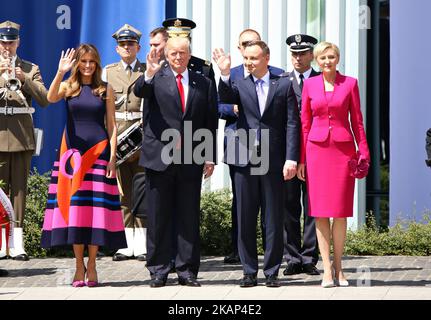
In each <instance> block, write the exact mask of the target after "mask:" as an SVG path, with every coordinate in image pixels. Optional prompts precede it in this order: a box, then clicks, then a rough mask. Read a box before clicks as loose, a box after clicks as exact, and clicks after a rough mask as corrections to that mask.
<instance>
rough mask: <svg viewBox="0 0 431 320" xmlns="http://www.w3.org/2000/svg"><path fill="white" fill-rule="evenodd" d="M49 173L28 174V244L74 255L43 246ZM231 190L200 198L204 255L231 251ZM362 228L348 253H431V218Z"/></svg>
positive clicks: (40, 253) (36, 252)
mask: <svg viewBox="0 0 431 320" xmlns="http://www.w3.org/2000/svg"><path fill="white" fill-rule="evenodd" d="M49 177H50V173H45V174H43V175H40V174H39V173H38V172H37V171H36V170H34V171H33V172H32V173H31V175H30V176H29V182H28V195H27V205H26V210H27V211H26V217H25V225H24V230H25V239H24V241H25V247H26V250H27V253H28V254H29V255H31V256H33V257H45V256H64V255H67V256H71V255H72V252H71V250H64V249H55V250H44V249H41V248H40V237H41V233H42V232H41V230H42V224H43V215H44V210H45V205H46V199H47V194H48V184H49ZM231 201H232V195H231V192H230V191H229V190H221V191H216V192H205V193H203V194H202V199H201V252H202V255H219V256H220V255H226V254H228V253H230V251H231V234H230V228H231V216H230V215H231V213H230V207H231ZM367 225H368V226H366V227H364V228H362V229H361V230H359V231H356V232H352V231H348V233H347V241H346V254H349V255H415V256H426V255H431V219H430V218H429V215H426V216H425V217H424V221H423V223H417V222H405V221H404V222H399V223H398V224H397V225H396V226H394V227H392V228H388V229H387V230H379V229H377V228H376V227H375V223H374V221H373V220H372V219H371V220H368V224H367ZM257 235H258V236H257V237H258V250H259V254H263V250H262V239H261V234H260V227H259V228H257ZM105 253H106V252H105Z"/></svg>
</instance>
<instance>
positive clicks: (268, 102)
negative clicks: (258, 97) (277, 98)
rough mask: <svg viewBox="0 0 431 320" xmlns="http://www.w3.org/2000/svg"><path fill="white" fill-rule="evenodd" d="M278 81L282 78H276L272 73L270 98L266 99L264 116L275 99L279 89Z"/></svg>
mask: <svg viewBox="0 0 431 320" xmlns="http://www.w3.org/2000/svg"><path fill="white" fill-rule="evenodd" d="M278 79H280V77H278V76H275V75H273V74H271V73H270V74H269V91H268V96H267V97H266V104H265V110H264V111H263V114H265V111H266V109H268V107H269V106H270V105H271V103H272V100H273V99H274V94H275V91H276V90H277V87H278V81H277V80H278ZM263 114H262V116H263Z"/></svg>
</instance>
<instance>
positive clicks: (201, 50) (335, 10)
mask: <svg viewBox="0 0 431 320" xmlns="http://www.w3.org/2000/svg"><path fill="white" fill-rule="evenodd" d="M313 1H314V2H316V3H317V1H319V0H178V2H177V16H178V17H182V18H189V19H192V20H193V21H195V22H196V24H197V27H196V29H194V30H193V34H192V38H193V41H192V47H193V49H192V50H193V55H195V56H198V57H200V58H204V59H207V60H210V59H211V51H212V49H214V48H217V47H222V48H224V49H225V51H226V52H230V53H231V55H232V64H233V65H238V64H240V63H241V61H242V59H241V56H240V54H239V52H238V50H237V45H238V36H239V33H240V32H241V31H242V30H244V29H245V28H252V29H255V30H257V31H258V32H259V33H260V34H261V36H262V39H263V40H264V41H266V42H267V43H268V46H269V47H270V49H271V61H270V64H271V65H274V66H277V67H281V68H283V69H285V70H289V71H290V70H291V64H290V52H289V48H288V47H287V45H286V42H285V40H286V38H287V36H288V35H291V34H295V33H306V32H307V31H308V32H310V30H317V29H320V27H321V30H324V31H323V33H324V35H322V37H324V39H319V40H327V41H331V42H334V43H336V44H337V45H339V47H340V50H341V61H340V65H339V69H340V71H341V72H342V73H345V74H347V75H349V76H353V77H357V78H358V79H359V85H360V92H361V99H362V109H363V110H362V111H363V114H364V118H366V114H365V104H364V102H365V97H366V92H365V88H366V82H365V79H366V33H365V30H361V28H360V27H359V23H360V21H359V9H360V0H320V1H323V3H324V8H325V9H324V10H323V11H324V12H320V15H321V16H320V19H321V21H324V24H323V26H322V25H319V21H316V20H314V21H312V22H311V21H308V23H307V5H310V3H312V2H313ZM214 71H215V72H216V79H217V81H218V79H219V72H218V70H217V67H215V68H214ZM223 127H224V121H223V120H220V123H219V128H221V130H220V131H222V128H223ZM222 138H223V132H219V159H221V157H222V152H223V148H222V147H223V140H222ZM228 186H230V181H229V174H228V167H227V166H226V165H224V164H220V165H218V166H217V167H216V171H215V173H214V175H213V177H212V178H211V181H210V182H207V183H206V184H205V189H206V190H215V189H220V188H223V187H228ZM358 212H361V213H363V212H365V182H364V181H361V182H359V183H357V187H356V194H355V216H354V219H349V227H350V228H352V229H355V228H357V226H358V225H361V224H362V223H363V222H364V215H363V214H360V215H359V214H358Z"/></svg>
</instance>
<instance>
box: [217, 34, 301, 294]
mask: <svg viewBox="0 0 431 320" xmlns="http://www.w3.org/2000/svg"><path fill="white" fill-rule="evenodd" d="M245 47H246V48H245V51H244V64H245V66H246V68H247V69H248V70H249V71H250V76H248V77H246V78H245V79H244V78H243V79H236V80H235V81H232V80H231V79H230V65H231V61H230V57H229V56H227V55H226V54H225V53H224V52H223V50H222V49H215V50H214V53H213V58H214V60H215V61H216V62H217V65H218V67H219V69H220V71H221V80H220V82H219V97H220V100H221V101H222V102H224V103H232V104H237V105H238V121H237V130H236V134H235V135H234V136H233V137H228V140H227V144H228V145H227V149H226V152H225V159H224V161H225V162H227V163H229V164H232V165H233V166H235V169H234V175H233V176H234V181H235V183H234V184H235V189H236V196H237V214H238V251H239V256H240V259H241V263H242V265H243V272H244V277H243V279H242V280H241V282H240V286H241V287H253V286H256V285H257V272H258V257H257V247H256V222H257V215H258V213H259V209H260V210H261V211H262V215H264V216H265V223H266V225H265V233H266V248H265V257H264V265H263V272H264V274H265V277H266V286H268V287H278V286H280V283H279V280H278V272H279V268H280V265H281V261H282V257H283V182H284V181H283V179H284V180H288V179H291V178H293V177H294V176H295V174H296V165H297V161H298V156H299V127H300V121H299V115H298V106H297V101H296V97H295V93H294V91H293V87H292V82H291V81H290V80H289V78H280V77H279V76H275V75H273V74H271V73H270V72H269V71H268V62H269V57H270V52H269V48H268V46H267V45H266V43H265V42H263V41H251V42H249V43H247V44H246V46H245Z"/></svg>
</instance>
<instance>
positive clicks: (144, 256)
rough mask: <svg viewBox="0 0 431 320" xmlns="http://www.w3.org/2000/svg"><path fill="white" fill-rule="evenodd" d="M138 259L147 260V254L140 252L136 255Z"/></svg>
mask: <svg viewBox="0 0 431 320" xmlns="http://www.w3.org/2000/svg"><path fill="white" fill-rule="evenodd" d="M136 260H138V261H147V255H146V254H140V255H138V256H136Z"/></svg>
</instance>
